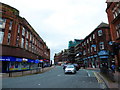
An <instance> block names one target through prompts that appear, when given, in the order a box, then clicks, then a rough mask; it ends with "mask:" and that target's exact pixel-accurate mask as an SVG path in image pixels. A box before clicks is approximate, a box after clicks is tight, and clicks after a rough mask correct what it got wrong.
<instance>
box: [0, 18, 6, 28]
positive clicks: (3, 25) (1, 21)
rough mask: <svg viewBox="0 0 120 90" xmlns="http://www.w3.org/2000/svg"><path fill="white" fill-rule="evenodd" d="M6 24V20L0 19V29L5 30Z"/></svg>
mask: <svg viewBox="0 0 120 90" xmlns="http://www.w3.org/2000/svg"><path fill="white" fill-rule="evenodd" d="M5 23H6V19H4V18H0V28H1V29H4V28H5Z"/></svg>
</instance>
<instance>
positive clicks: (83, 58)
mask: <svg viewBox="0 0 120 90" xmlns="http://www.w3.org/2000/svg"><path fill="white" fill-rule="evenodd" d="M109 41H111V37H110V30H109V25H108V24H106V23H101V24H100V25H99V26H98V27H97V28H96V29H95V30H94V31H93V32H91V33H90V34H89V35H88V36H86V37H85V39H84V40H83V41H82V42H81V43H80V44H78V45H77V46H76V47H75V48H76V49H75V50H76V51H75V52H76V56H75V57H76V58H75V59H76V60H77V61H78V62H79V63H80V64H84V65H85V66H86V67H94V68H95V67H100V64H102V63H106V64H108V65H110V62H111V61H112V57H113V56H112V55H110V53H112V52H111V46H110V45H109V43H108V42H109Z"/></svg>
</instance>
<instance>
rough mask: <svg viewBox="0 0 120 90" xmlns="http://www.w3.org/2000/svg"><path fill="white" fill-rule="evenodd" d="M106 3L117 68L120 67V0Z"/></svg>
mask: <svg viewBox="0 0 120 90" xmlns="http://www.w3.org/2000/svg"><path fill="white" fill-rule="evenodd" d="M106 3H107V8H106V12H107V15H108V21H109V25H110V32H111V37H112V41H113V47H114V55H115V64H116V66H117V68H119V69H120V1H119V0H118V2H109V0H107V2H106Z"/></svg>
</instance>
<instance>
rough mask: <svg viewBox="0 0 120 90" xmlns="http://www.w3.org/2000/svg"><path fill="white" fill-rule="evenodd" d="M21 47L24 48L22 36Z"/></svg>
mask: <svg viewBox="0 0 120 90" xmlns="http://www.w3.org/2000/svg"><path fill="white" fill-rule="evenodd" d="M21 48H24V38H22V41H21Z"/></svg>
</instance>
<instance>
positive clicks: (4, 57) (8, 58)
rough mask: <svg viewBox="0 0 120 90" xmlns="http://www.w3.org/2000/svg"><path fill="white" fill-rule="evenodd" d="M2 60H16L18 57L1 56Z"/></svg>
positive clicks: (0, 59)
mask: <svg viewBox="0 0 120 90" xmlns="http://www.w3.org/2000/svg"><path fill="white" fill-rule="evenodd" d="M0 61H16V58H15V57H11V56H0Z"/></svg>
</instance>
